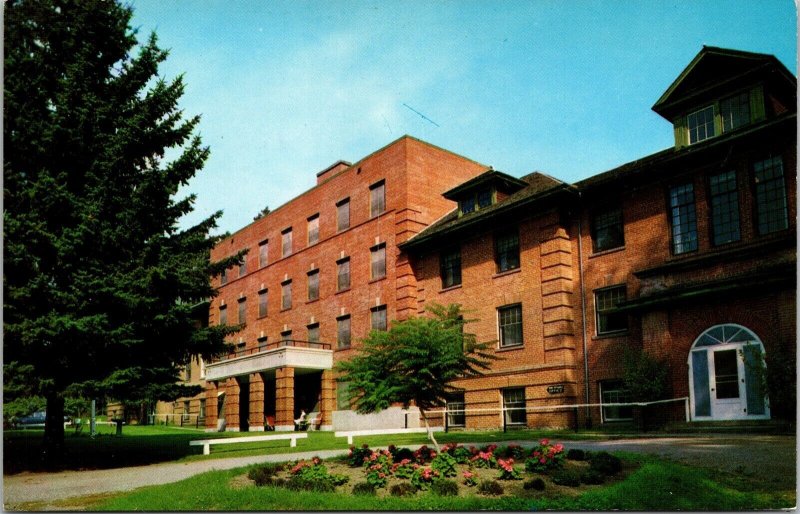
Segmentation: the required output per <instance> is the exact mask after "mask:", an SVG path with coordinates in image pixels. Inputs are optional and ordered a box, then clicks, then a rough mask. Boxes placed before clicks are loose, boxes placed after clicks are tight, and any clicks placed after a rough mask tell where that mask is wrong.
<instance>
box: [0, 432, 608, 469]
mask: <svg viewBox="0 0 800 514" xmlns="http://www.w3.org/2000/svg"><path fill="white" fill-rule="evenodd" d="M98 430H99V432H100V434H99V435H98V436H97V437H95V438H91V437H89V435H88V434H87V433H86V432H82V433H80V434H75V433H74V431H71V430H68V431H67V432H66V435H65V445H66V459H65V462H64V464H63V466H62V469H109V468H117V467H125V466H135V465H144V464H153V463H157V462H167V461H191V460H205V459H219V458H226V457H244V456H249V455H266V454H275V453H290V452H302V451H320V450H342V452H346V451H347V449H348V444H347V439H345V438H343V437H339V438H336V437H334V436H333V432H310V433H309V434H308V436H309V437H308V439H300V440H298V441H297V447H296V448H290V447H289V444H288V441H270V442H259V443H242V444H236V445H220V446H216V447H215V446H212V447H211V455H202V447H200V446H191V447H190V446H189V441H192V440H195V439H204V438H209V437H213V438H218V437H252V436H258V435H264V433H262V432H252V433H241V434H240V433H235V432H224V433H206V432H204V431H203V430H202V429H200V430H198V429H192V428H178V427H170V426H138V425H131V426H126V427H124V428H123V431H122V437H116V436H114V435H113V434H114V427H112V426H105V425H101V426H99V429H98ZM42 435H43V431H42V430H8V431H4V432H3V450H4V451H3V465H4V473H18V472H21V471H38V470H41V469H42V468H41V463H40V450H41V440H42ZM541 437H550V438H553V439H558V440H569V439H576V438H581V439H587V438H592V437H607V435H606V434H604V433H601V432H577V433H576V432H573V431H566V430H565V431H552V430H548V431H541V430H540V431H535V430H516V431H508V432H502V431H487V432H449V433H437V434H436V439H437V440H438V441H439V442H440V443H447V442H456V443H463V442H480V443H485V442H499V441H508V440H513V439H525V440H532V441H534V440H538V439H539V438H541ZM365 443H366V444H369V445H370V446H371V447H376V446H388V445H390V444H395V445H398V446H402V445H416V444H430V443H429V441H428V440H427V436H426V434H402V435H401V434H397V435H385V436H371V437H356V438H355V440H354V444H356V445H358V446H360V445H362V444H365Z"/></svg>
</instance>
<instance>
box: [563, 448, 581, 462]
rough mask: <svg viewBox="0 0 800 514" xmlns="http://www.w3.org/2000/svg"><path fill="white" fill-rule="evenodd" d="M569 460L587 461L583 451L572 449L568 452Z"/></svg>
mask: <svg viewBox="0 0 800 514" xmlns="http://www.w3.org/2000/svg"><path fill="white" fill-rule="evenodd" d="M567 459H569V460H585V459H586V453H585V452H584V451H583V450H579V449H577V448H571V449H570V450H569V451H567Z"/></svg>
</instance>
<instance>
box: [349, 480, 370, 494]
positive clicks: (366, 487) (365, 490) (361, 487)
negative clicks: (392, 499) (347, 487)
mask: <svg viewBox="0 0 800 514" xmlns="http://www.w3.org/2000/svg"><path fill="white" fill-rule="evenodd" d="M353 494H354V495H357V496H375V486H374V485H372V484H370V483H369V482H359V483H357V484H355V485H354V486H353Z"/></svg>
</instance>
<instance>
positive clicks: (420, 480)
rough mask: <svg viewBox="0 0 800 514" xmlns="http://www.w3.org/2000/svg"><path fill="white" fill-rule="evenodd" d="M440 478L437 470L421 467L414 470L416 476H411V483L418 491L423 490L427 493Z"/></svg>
mask: <svg viewBox="0 0 800 514" xmlns="http://www.w3.org/2000/svg"><path fill="white" fill-rule="evenodd" d="M437 478H439V472H438V471H436V470H435V469H431V468H430V467H424V468H423V467H419V468H417V469H415V470H414V474H413V475H411V483H412V484H413V485H414V487H416V488H417V489H422V490H423V491H427V490H428V489H429V488H430V486H431V483H432V482H433V481H434V480H436V479H437Z"/></svg>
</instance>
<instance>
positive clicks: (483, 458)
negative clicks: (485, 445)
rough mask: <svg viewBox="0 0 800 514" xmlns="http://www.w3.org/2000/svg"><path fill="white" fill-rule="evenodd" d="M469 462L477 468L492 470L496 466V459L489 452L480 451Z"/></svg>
mask: <svg viewBox="0 0 800 514" xmlns="http://www.w3.org/2000/svg"><path fill="white" fill-rule="evenodd" d="M470 462H472V463H473V464H474V465H475V466H476V467H479V468H493V467H495V465H496V464H497V459H495V457H494V454H493V453H492V452H491V451H488V452H487V451H483V450H480V451H478V453H476V454H475V455H473V456H472V457H471V458H470Z"/></svg>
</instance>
